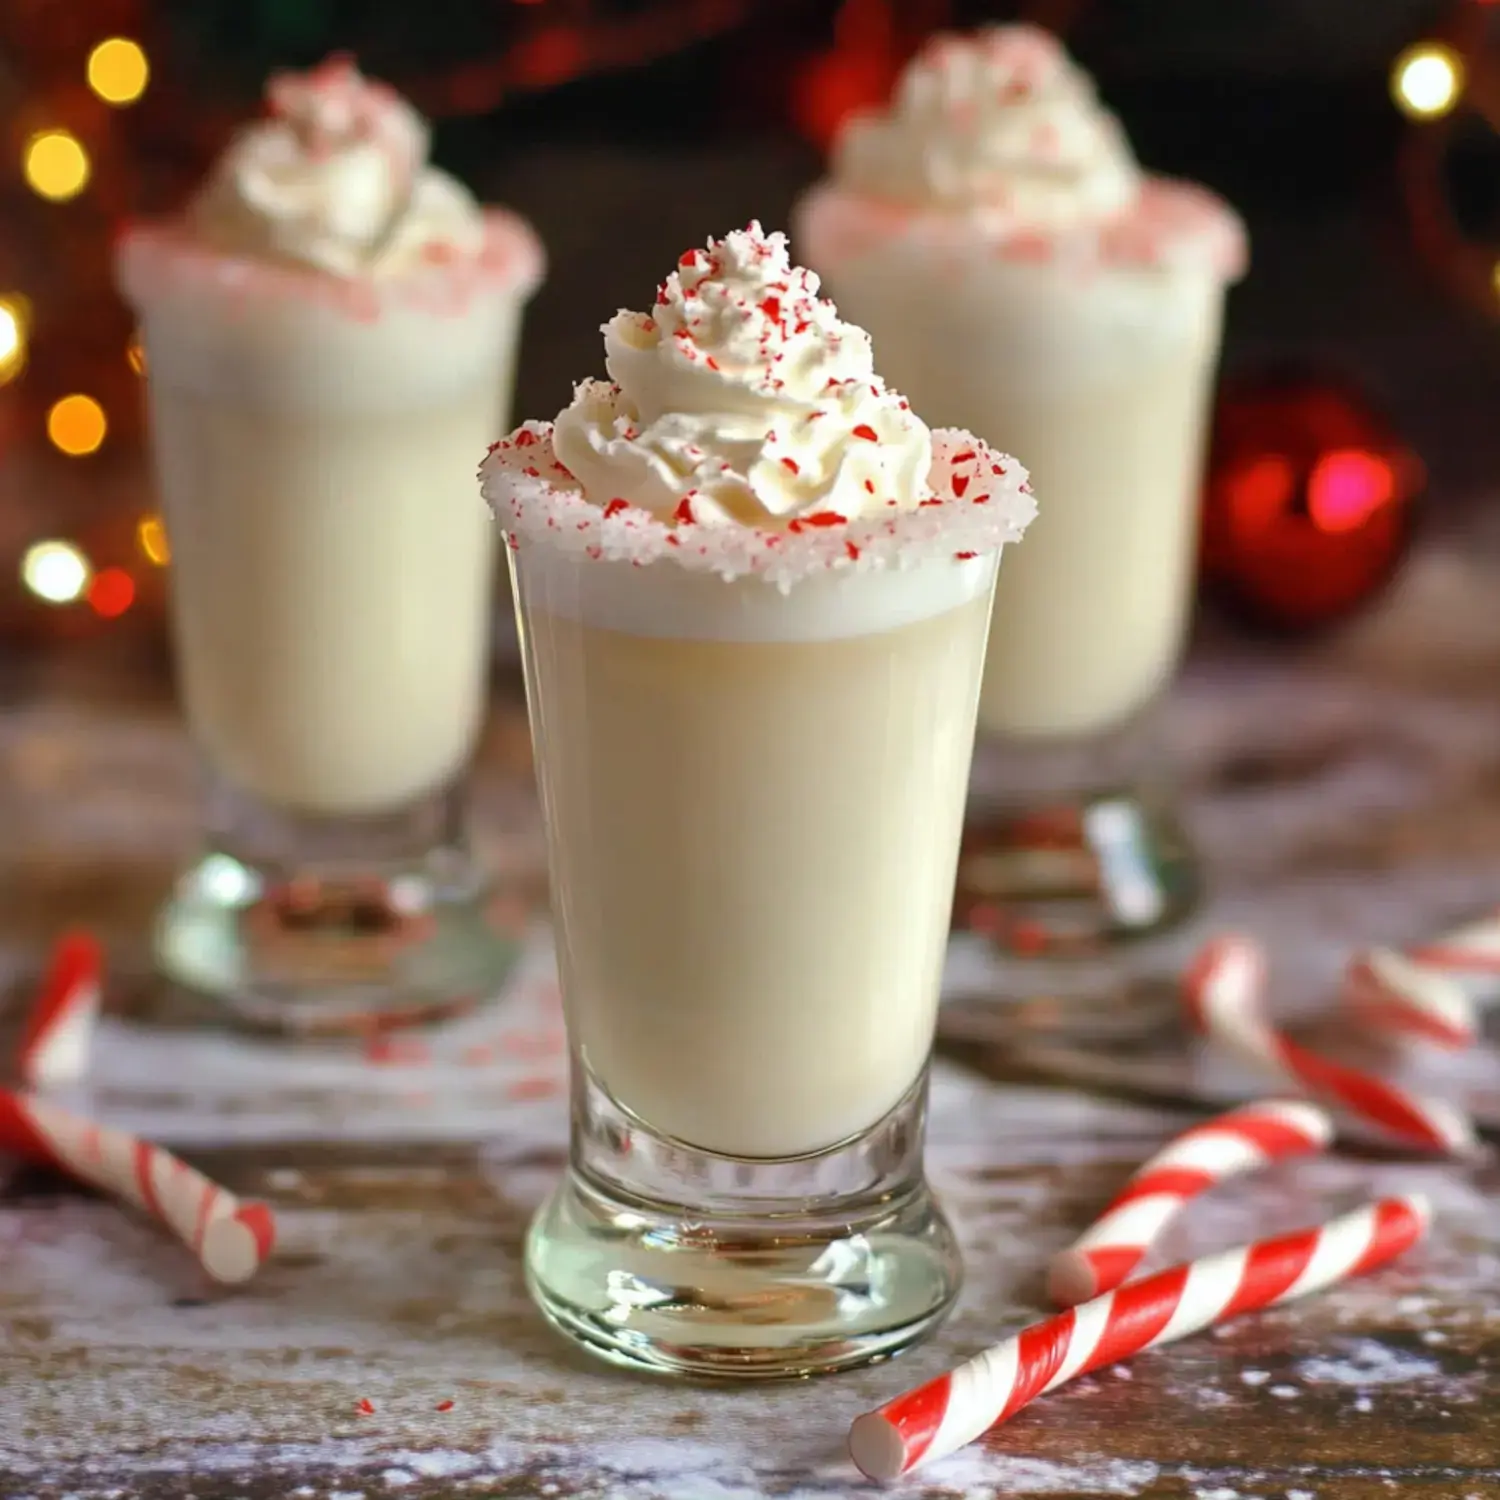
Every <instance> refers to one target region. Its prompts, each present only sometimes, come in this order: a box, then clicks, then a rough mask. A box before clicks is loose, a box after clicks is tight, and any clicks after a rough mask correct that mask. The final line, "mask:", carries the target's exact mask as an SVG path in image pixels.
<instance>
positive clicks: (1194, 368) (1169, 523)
mask: <svg viewBox="0 0 1500 1500" xmlns="http://www.w3.org/2000/svg"><path fill="white" fill-rule="evenodd" d="M796 227H797V233H798V236H799V242H800V243H801V244H802V246H803V248H804V250H805V252H806V254H807V256H808V260H809V262H810V263H811V264H812V265H813V266H815V267H816V268H817V269H818V270H819V272H820V273H821V274H822V275H823V276H824V279H825V280H826V282H827V284H828V285H829V286H830V287H831V288H832V290H833V292H834V295H835V296H836V297H837V298H838V300H839V302H840V304H841V305H842V306H843V307H844V308H845V309H846V310H847V311H849V312H850V313H851V315H853V316H854V317H856V318H857V319H858V320H859V321H861V322H862V323H864V325H865V326H866V327H868V328H869V329H870V331H871V334H872V336H873V337H874V339H875V342H876V349H877V352H878V354H879V357H880V361H881V365H882V368H883V369H884V370H885V371H886V373H887V374H888V375H889V376H890V378H891V379H892V380H893V381H895V382H896V383H897V384H898V385H899V386H900V387H901V388H902V389H903V390H904V391H906V392H907V394H908V395H909V396H910V398H911V399H912V401H914V402H915V403H916V404H917V406H918V407H919V408H920V409H921V410H922V411H923V412H924V413H925V414H927V415H928V416H929V417H931V418H932V419H933V420H936V421H940V422H945V423H951V424H952V425H954V426H959V427H966V428H969V429H971V430H973V431H974V432H976V433H978V434H979V435H980V436H982V437H984V438H985V439H986V440H987V441H989V442H992V443H997V444H1002V445H1004V446H1006V447H1014V448H1015V449H1016V450H1017V451H1019V452H1021V453H1022V454H1024V455H1025V456H1026V460H1027V462H1028V464H1029V465H1030V466H1031V469H1032V472H1033V473H1034V475H1035V476H1036V481H1037V484H1038V487H1039V488H1040V490H1041V493H1042V494H1043V495H1044V496H1045V497H1046V500H1047V505H1046V509H1045V511H1044V513H1043V515H1042V516H1041V518H1040V519H1039V520H1038V522H1037V525H1036V527H1035V530H1034V532H1033V534H1032V535H1031V536H1030V537H1029V538H1028V540H1027V544H1026V548H1025V551H1024V553H1023V554H1022V555H1021V556H1020V557H1019V558H1018V559H1017V560H1016V561H1015V562H1014V563H1013V564H1012V565H1011V566H1010V567H1008V568H1007V570H1006V579H1005V585H1004V587H1003V588H1002V589H1001V590H1000V591H999V594H998V595H997V598H996V604H995V615H994V623H993V626H992V629H991V634H990V645H989V653H988V656H987V659H986V662H985V676H984V691H983V694H982V696H981V698H980V706H979V724H980V731H981V750H980V761H981V773H982V775H981V780H982V782H984V783H987V784H988V788H989V795H988V799H986V797H985V796H984V795H981V796H980V797H978V798H976V803H975V807H974V811H973V822H974V829H973V832H974V833H975V834H976V835H977V838H976V846H975V849H974V854H973V858H972V861H971V860H970V859H969V858H968V857H967V856H966V859H965V868H966V876H965V879H964V881H963V883H964V885H965V886H966V887H967V888H969V889H970V890H971V891H974V889H975V887H976V886H977V887H978V888H979V893H987V894H988V896H989V897H990V898H992V899H991V900H990V902H989V909H990V918H991V923H992V927H991V930H992V931H993V935H994V936H995V937H996V938H998V939H1000V940H1001V941H1002V942H1006V941H1007V940H1011V942H1012V946H1014V947H1015V948H1018V949H1021V950H1023V951H1031V952H1035V951H1037V950H1038V949H1039V948H1040V949H1041V950H1042V951H1044V952H1045V951H1048V949H1049V945H1050V947H1051V949H1053V950H1057V949H1064V950H1065V949H1067V948H1068V947H1070V946H1074V945H1076V946H1077V947H1078V948H1080V949H1083V950H1085V951H1086V950H1088V949H1090V948H1093V947H1096V946H1098V945H1099V944H1101V943H1104V942H1108V941H1109V940H1110V939H1112V938H1113V937H1115V936H1121V935H1127V934H1130V935H1134V934H1140V933H1144V932H1148V931H1152V930H1155V929H1157V928H1160V927H1162V926H1164V925H1165V924H1167V923H1169V922H1171V921H1172V920H1173V919H1175V918H1177V917H1179V916H1181V915H1182V914H1183V913H1184V911H1185V910H1186V909H1187V907H1188V905H1189V904H1190V902H1191V899H1192V896H1193V894H1194V891H1195V887H1196V871H1195V866H1194V862H1193V861H1192V859H1191V857H1190V854H1189V851H1188V849H1187V847H1186V845H1185V843H1184V841H1183V839H1182V837H1181V834H1180V832H1179V830H1178V826H1177V821H1176V819H1175V817H1174V815H1173V811H1172V799H1171V795H1170V774H1169V772H1168V771H1167V770H1166V768H1165V766H1164V762H1165V761H1166V759H1167V757H1166V756H1165V755H1164V754H1163V751H1162V746H1161V745H1160V743H1159V740H1158V735H1157V729H1158V725H1157V723H1156V721H1155V718H1154V716H1153V714H1152V708H1153V705H1154V704H1155V703H1156V701H1157V699H1158V698H1159V696H1160V694H1161V693H1162V691H1163V689H1164V688H1165V687H1166V685H1167V683H1168V682H1169V681H1170V680H1171V678H1172V676H1173V674H1174V673H1175V672H1176V670H1177V666H1178V663H1179V660H1180V658H1181V654H1182V649H1183V645H1184V641H1185V639H1186V634H1187V626H1188V620H1189V613H1190V606H1191V602H1192V596H1193V561H1194V543H1195V539H1196V535H1197V524H1196V522H1197V499H1198V491H1199V481H1200V475H1201V467H1202V459H1203V451H1204V437H1205V426H1206V416H1207V412H1208V406H1209V402H1210V399H1211V396H1212V389H1213V378H1214V372H1215V367H1216V364H1217V359H1218V352H1219V339H1220V323H1221V318H1222V310H1223V303H1224V291H1225V287H1226V285H1227V284H1228V283H1229V282H1230V281H1232V280H1233V279H1235V278H1236V277H1237V276H1238V275H1239V274H1240V273H1241V271H1242V269H1243V266H1244V260H1245V246H1244V233H1243V229H1242V227H1241V225H1240V223H1239V220H1238V219H1237V217H1236V216H1235V215H1234V213H1233V212H1232V210H1230V209H1229V208H1228V207H1227V205H1225V204H1224V203H1222V202H1221V201H1220V200H1219V199H1217V198H1215V197H1214V196H1213V195H1212V194H1210V193H1208V192H1207V191H1206V190H1204V189H1203V188H1200V187H1197V186H1195V185H1193V184H1190V183H1182V182H1175V181H1170V180H1167V179H1164V178H1159V177H1151V176H1147V175H1145V174H1143V173H1142V172H1141V170H1140V169H1139V167H1138V166H1137V165H1136V163H1135V161H1134V159H1133V157H1132V155H1131V153H1130V147H1129V143H1128V142H1127V141H1126V139H1125V136H1124V133H1123V131H1122V130H1121V129H1120V127H1119V124H1118V122H1117V121H1116V120H1115V118H1114V116H1113V115H1111V114H1110V113H1109V112H1108V111H1107V110H1105V109H1104V108H1103V107H1102V106H1101V104H1100V103H1099V100H1098V99H1097V97H1096V96H1095V93H1094V90H1093V86H1092V84H1091V82H1090V81H1089V79H1088V78H1087V76H1086V75H1085V74H1083V73H1082V72H1081V71H1080V70H1079V69H1078V68H1077V67H1076V66H1075V65H1074V64H1073V63H1072V62H1071V60H1070V59H1069V58H1068V57H1067V56H1066V55H1065V53H1064V52H1063V51H1062V49H1061V47H1060V46H1059V45H1058V43H1057V42H1056V41H1055V40H1054V39H1053V38H1052V37H1051V36H1049V35H1048V34H1047V33H1045V32H1043V31H1040V30H1038V29H1036V28H1034V27H1029V26H1011V27H993V28H989V29H986V30H982V31H980V32H977V33H975V34H973V35H952V36H941V37H938V38H935V39H934V40H933V41H932V42H931V43H930V44H929V45H928V46H927V47H926V48H925V49H924V50H923V51H922V52H921V53H920V54H919V55H918V56H917V57H916V58H915V59H914V60H913V62H912V63H911V64H910V66H909V67H908V69H907V71H906V73H905V75H904V77H903V78H902V80H901V82H900V85H899V87H898V91H897V95H896V98H895V99H894V100H893V102H892V104H891V106H890V108H889V109H888V110H883V111H876V112H873V113H870V114H865V115H859V116H856V117H854V118H853V119H851V120H850V121H849V122H848V123H847V125H846V127H845V129H844V132H843V135H842V137H841V140H840V142H839V146H838V149H837V151H836V153H835V158H834V163H833V172H832V174H831V176H830V179H829V180H828V181H827V182H825V183H822V184H820V185H818V186H817V187H816V188H815V189H813V191H812V192H811V193H810V194H808V196H807V197H806V198H805V199H804V200H803V203H802V204H801V206H800V208H799V210H798V214H797V221H796ZM982 790H983V788H981V791H982ZM970 873H972V874H973V877H974V878H972V879H971V878H969V875H970Z"/></svg>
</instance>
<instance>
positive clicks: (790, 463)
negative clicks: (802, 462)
mask: <svg viewBox="0 0 1500 1500" xmlns="http://www.w3.org/2000/svg"><path fill="white" fill-rule="evenodd" d="M781 467H782V468H783V469H785V470H786V471H787V473H788V474H800V473H801V472H802V470H801V469H799V468H798V467H797V460H796V459H795V458H784V459H782V460H781Z"/></svg>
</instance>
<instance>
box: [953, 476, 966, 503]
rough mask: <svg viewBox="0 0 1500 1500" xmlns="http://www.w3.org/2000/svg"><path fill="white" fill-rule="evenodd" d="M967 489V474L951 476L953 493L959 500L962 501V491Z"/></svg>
mask: <svg viewBox="0 0 1500 1500" xmlns="http://www.w3.org/2000/svg"><path fill="white" fill-rule="evenodd" d="M968 487H969V476H968V475H967V474H955V475H954V476H953V493H954V495H956V496H957V497H958V498H959V499H960V500H962V499H963V494H964V491H965V490H966V489H968Z"/></svg>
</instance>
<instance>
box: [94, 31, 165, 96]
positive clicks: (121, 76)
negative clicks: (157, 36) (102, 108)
mask: <svg viewBox="0 0 1500 1500" xmlns="http://www.w3.org/2000/svg"><path fill="white" fill-rule="evenodd" d="M87 77H88V81H89V87H90V88H91V89H93V91H94V92H95V93H96V94H98V96H99V97H100V98H101V99H102V100H104V102H105V103H106V104H134V103H135V101H136V100H137V99H139V98H140V97H141V95H142V94H144V93H145V92H146V83H147V81H148V80H149V79H150V77H151V67H150V64H148V63H147V61H146V54H145V53H144V52H143V51H142V50H141V46H140V43H139V42H132V41H131V40H130V39H129V38H128V37H123V36H112V37H109V38H108V39H107V40H105V41H102V42H100V43H99V45H98V46H97V47H95V48H94V50H93V51H92V52H90V53H89V61H88V72H87Z"/></svg>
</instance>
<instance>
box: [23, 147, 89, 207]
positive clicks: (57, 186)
mask: <svg viewBox="0 0 1500 1500" xmlns="http://www.w3.org/2000/svg"><path fill="white" fill-rule="evenodd" d="M21 167H22V170H23V171H24V172H25V174H26V181H27V182H28V183H29V184H30V185H31V188H32V190H33V191H34V192H37V193H40V194H41V195H42V197H44V198H50V199H52V201H53V202H54V203H61V202H63V201H64V200H66V199H68V198H74V197H76V196H77V195H78V194H79V193H81V192H82V191H83V190H84V188H85V187H86V186H88V180H89V171H90V167H89V154H88V152H87V151H85V150H84V149H83V142H82V141H80V140H79V139H78V137H77V136H76V135H74V134H73V133H72V132H71V131H69V130H39V131H37V133H36V134H35V135H34V136H32V137H31V139H30V140H28V141H27V142H26V151H25V154H24V156H23V157H22V159H21Z"/></svg>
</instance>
